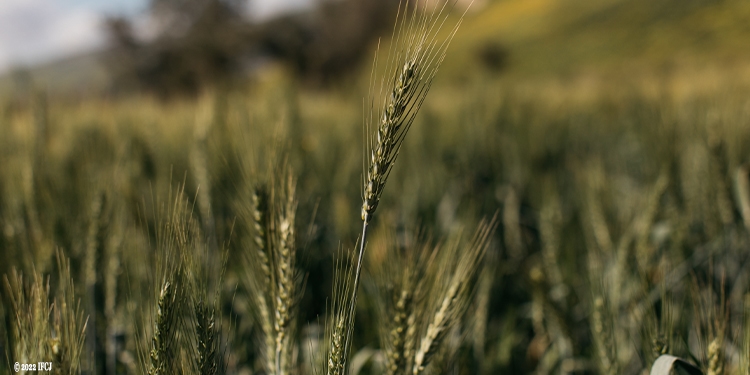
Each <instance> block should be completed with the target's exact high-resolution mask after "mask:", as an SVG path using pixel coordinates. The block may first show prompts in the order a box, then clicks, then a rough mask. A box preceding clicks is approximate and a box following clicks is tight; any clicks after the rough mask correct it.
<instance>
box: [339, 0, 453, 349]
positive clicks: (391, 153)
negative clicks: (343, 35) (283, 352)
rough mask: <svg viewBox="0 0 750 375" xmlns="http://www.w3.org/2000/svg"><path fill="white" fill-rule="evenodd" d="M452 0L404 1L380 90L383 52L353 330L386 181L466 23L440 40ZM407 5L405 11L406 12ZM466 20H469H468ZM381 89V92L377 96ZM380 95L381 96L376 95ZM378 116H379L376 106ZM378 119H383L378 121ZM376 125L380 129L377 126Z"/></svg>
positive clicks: (369, 124) (371, 121)
mask: <svg viewBox="0 0 750 375" xmlns="http://www.w3.org/2000/svg"><path fill="white" fill-rule="evenodd" d="M447 4H448V3H447V2H446V3H445V4H444V5H443V6H442V7H436V8H435V10H433V11H432V12H423V13H420V12H417V10H416V9H410V8H409V2H404V3H403V8H402V4H399V13H398V14H397V16H396V22H395V24H394V29H393V37H392V45H391V50H390V51H389V54H388V61H387V63H386V76H383V77H382V78H381V80H380V82H379V83H378V88H377V90H376V88H375V87H376V80H375V72H376V69H377V54H376V57H375V62H374V64H373V70H372V75H371V81H370V95H371V99H370V105H369V110H368V112H367V113H366V114H365V121H364V131H365V138H366V140H365V147H364V154H363V167H364V170H365V173H364V174H363V190H362V209H361V219H362V234H361V237H360V239H359V250H358V253H357V264H356V269H355V272H354V281H353V283H354V284H353V287H352V290H351V299H350V300H349V302H348V304H349V313H348V319H349V321H348V322H347V325H348V326H349V327H350V328H349V329H348V331H349V332H350V333H351V326H353V325H354V320H353V319H354V315H355V314H354V312H355V310H354V309H355V306H356V304H357V293H358V289H359V282H360V275H361V272H362V261H363V258H364V252H365V246H366V243H367V226H368V224H369V223H370V221H371V220H372V217H373V215H374V213H375V210H376V209H377V207H378V204H379V203H380V198H381V196H382V194H383V189H384V188H385V184H386V181H387V180H388V177H389V176H390V173H391V170H392V168H393V165H394V163H395V162H396V158H397V157H398V154H399V152H400V150H401V146H402V145H403V141H404V139H405V137H406V134H407V133H408V131H409V128H410V127H411V125H412V123H413V122H414V118H415V117H416V115H417V112H418V111H419V108H420V107H421V106H422V103H423V102H424V99H425V97H426V96H427V92H428V91H429V89H430V86H431V85H432V80H433V78H434V77H435V74H436V73H437V70H438V68H439V66H440V64H441V63H442V61H443V59H444V58H445V53H446V50H447V48H448V45H449V44H450V42H451V40H452V39H453V36H454V35H455V33H456V31H457V30H458V27H459V26H460V24H461V21H460V20H459V22H458V23H457V24H456V25H455V27H454V28H453V29H452V30H451V32H450V33H449V35H448V37H447V38H445V39H443V40H438V38H437V37H438V35H437V34H438V32H439V31H440V30H441V28H442V25H443V24H444V22H445V20H446V18H447V12H445V9H446V5H447ZM402 9H403V12H402ZM462 19H463V18H462ZM376 91H377V94H376ZM376 95H377V97H375V96H376ZM376 107H377V108H378V109H377V111H378V112H377V116H375V108H376ZM376 121H377V123H375V122H376ZM373 127H376V129H375V131H372V128H373ZM350 339H351V338H350V334H349V335H347V337H346V339H345V342H344V353H346V352H347V351H348V348H349V346H350V345H351V342H350V341H351V340H350Z"/></svg>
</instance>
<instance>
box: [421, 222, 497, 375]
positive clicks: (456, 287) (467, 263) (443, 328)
mask: <svg viewBox="0 0 750 375" xmlns="http://www.w3.org/2000/svg"><path fill="white" fill-rule="evenodd" d="M495 227H496V217H495V218H493V219H492V220H490V221H482V222H481V223H480V225H479V228H478V229H477V231H476V233H475V234H474V237H473V238H472V240H471V242H470V244H469V245H468V246H467V247H466V248H462V247H460V246H459V245H458V243H456V244H455V245H453V246H454V247H453V248H452V249H451V250H452V251H451V255H452V254H459V256H458V261H457V264H456V265H455V268H454V269H453V270H452V272H451V274H450V282H449V284H448V286H447V288H444V289H443V291H442V292H441V293H440V294H438V295H437V296H439V298H438V299H437V301H436V302H437V309H436V311H435V312H434V313H433V314H432V317H431V319H430V322H429V324H428V325H427V330H426V332H425V333H424V335H423V336H422V338H421V340H420V342H419V345H418V349H417V351H416V354H415V356H414V364H413V365H412V370H411V373H412V374H413V375H420V374H423V373H424V372H425V369H426V368H427V366H428V365H429V364H430V361H431V360H432V359H433V358H434V357H435V354H436V353H438V351H439V349H440V347H441V344H442V343H443V339H444V338H445V336H446V334H447V333H448V332H449V331H450V329H451V328H452V327H453V326H454V325H455V324H456V323H457V322H458V321H459V320H460V318H461V316H462V315H463V314H464V312H465V311H466V307H467V306H468V303H469V296H470V294H471V293H470V292H471V287H470V285H471V282H472V279H473V278H474V276H475V275H476V273H477V271H478V270H479V262H480V261H481V260H482V258H483V256H484V254H485V252H486V251H487V247H488V245H489V241H490V237H491V234H492V232H493V231H494V230H495ZM447 259H448V263H449V264H447V265H443V266H442V267H439V268H437V269H436V270H437V271H438V272H440V271H441V268H445V267H450V263H452V261H451V259H452V257H448V258H447ZM448 270H449V271H450V269H448ZM436 280H439V278H436ZM436 282H437V281H436Z"/></svg>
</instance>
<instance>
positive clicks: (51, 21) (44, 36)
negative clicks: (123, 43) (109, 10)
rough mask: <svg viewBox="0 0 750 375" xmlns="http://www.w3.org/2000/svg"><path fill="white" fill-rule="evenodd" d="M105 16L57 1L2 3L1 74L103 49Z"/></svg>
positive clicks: (27, 0)
mask: <svg viewBox="0 0 750 375" xmlns="http://www.w3.org/2000/svg"><path fill="white" fill-rule="evenodd" d="M101 20H102V17H101V15H100V14H99V13H98V12H96V11H95V10H93V9H90V8H89V9H87V8H85V7H64V6H63V5H62V4H60V3H59V2H57V1H47V0H2V1H0V71H5V70H7V69H9V68H12V67H13V66H16V65H30V64H31V65H33V64H37V63H41V62H44V61H48V60H51V59H55V58H60V57H63V56H67V55H71V54H75V53H79V52H84V51H87V50H91V49H93V48H96V47H98V46H101V45H102V44H103V42H104V37H103V35H102V32H101Z"/></svg>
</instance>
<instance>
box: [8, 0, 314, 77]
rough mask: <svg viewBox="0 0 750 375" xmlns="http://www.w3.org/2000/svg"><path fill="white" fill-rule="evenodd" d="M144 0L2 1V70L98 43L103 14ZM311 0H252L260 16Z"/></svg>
mask: <svg viewBox="0 0 750 375" xmlns="http://www.w3.org/2000/svg"><path fill="white" fill-rule="evenodd" d="M147 3H148V0H0V73H2V72H6V71H8V70H9V69H12V68H13V67H16V66H25V65H35V64H40V63H44V62H48V61H53V60H55V59H59V58H64V57H66V56H71V55H75V54H78V53H84V52H87V51H91V50H94V49H96V48H98V47H101V46H102V45H103V44H104V36H103V35H102V32H101V25H102V19H103V17H104V16H105V15H127V16H135V15H138V14H141V13H142V12H143V10H144V9H145V8H146V5H147ZM310 3H311V0H252V1H251V2H250V4H249V6H250V11H251V14H253V15H254V16H255V17H258V18H262V17H268V16H271V15H274V14H278V13H280V12H283V11H285V10H288V9H293V8H301V7H304V6H306V5H308V4H310Z"/></svg>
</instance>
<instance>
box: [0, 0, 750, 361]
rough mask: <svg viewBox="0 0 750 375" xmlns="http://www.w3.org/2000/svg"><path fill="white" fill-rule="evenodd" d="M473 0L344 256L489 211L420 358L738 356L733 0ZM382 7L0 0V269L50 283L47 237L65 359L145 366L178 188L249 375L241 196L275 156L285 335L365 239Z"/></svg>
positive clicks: (372, 324) (383, 39) (748, 108)
mask: <svg viewBox="0 0 750 375" xmlns="http://www.w3.org/2000/svg"><path fill="white" fill-rule="evenodd" d="M469 3H471V2H470V1H464V0H458V1H456V2H455V6H451V7H449V8H450V10H449V11H448V13H447V14H448V20H447V21H446V22H447V23H446V24H448V25H453V24H455V23H457V22H458V21H459V19H460V17H461V15H462V14H464V12H465V16H464V18H463V21H462V24H461V27H460V29H459V30H458V32H457V33H456V35H455V37H454V39H453V41H452V44H451V45H450V48H449V49H448V52H447V56H446V59H445V61H444V63H443V65H442V66H441V68H440V71H439V72H438V74H437V77H436V79H435V81H434V82H433V85H432V88H431V91H430V93H429V95H428V96H427V99H426V100H425V102H424V105H423V107H422V109H421V110H420V113H419V115H418V116H417V118H416V120H415V123H414V126H413V128H412V129H411V130H410V133H409V135H408V137H407V139H406V140H405V142H404V148H403V150H402V152H401V154H400V156H399V159H398V161H397V163H396V166H395V167H394V169H393V173H392V175H391V177H390V179H389V181H388V187H387V188H385V193H384V195H383V198H382V201H381V203H380V206H379V208H378V214H377V215H376V218H375V219H374V222H373V227H374V228H376V229H373V235H372V237H371V241H372V243H373V246H372V249H373V250H372V251H371V252H370V255H371V256H372V259H368V262H367V263H366V265H365V272H369V271H368V270H369V269H370V268H376V267H377V266H378V265H379V263H382V262H383V258H384V255H383V254H384V252H385V250H382V251H378V250H377V249H378V248H379V247H378V246H376V245H377V244H383V243H385V242H386V241H385V240H384V238H386V237H387V235H386V234H387V233H391V234H393V233H395V234H398V235H399V236H402V235H403V234H404V233H407V232H409V230H411V229H412V228H414V227H420V228H422V230H423V231H425V232H429V233H432V235H433V236H434V238H436V239H437V240H439V241H442V240H445V241H447V240H446V239H449V238H453V236H457V235H458V233H461V231H462V230H463V231H464V232H465V233H471V232H473V230H474V228H475V227H476V225H477V223H478V222H479V221H480V219H482V218H486V217H491V216H492V215H493V214H494V213H496V212H499V216H498V217H499V221H500V225H499V227H498V229H497V231H496V232H495V233H494V234H493V237H492V242H491V246H490V249H489V251H488V255H487V258H486V259H487V261H485V262H483V263H482V269H481V270H477V275H476V279H473V281H472V285H475V288H474V289H473V290H475V292H474V294H472V302H471V308H470V309H469V312H468V313H467V314H466V316H464V317H463V318H462V319H463V320H462V321H461V323H460V324H459V325H458V327H459V328H457V329H456V330H454V331H452V333H451V335H452V336H451V337H453V339H452V340H449V341H450V342H451V344H450V345H452V346H451V348H452V349H451V350H448V351H447V352H446V353H449V354H450V355H447V354H446V355H445V356H444V358H443V362H441V363H442V366H443V367H441V369H442V370H444V371H442V372H440V371H437V369H436V370H435V372H436V373H451V374H498V373H513V374H517V373H524V374H525V373H529V374H530V373H534V374H547V373H555V374H562V373H566V374H568V373H580V374H590V373H603V374H646V373H648V369H649V368H650V366H651V364H652V363H653V360H654V359H655V358H656V356H658V355H660V354H665V353H669V354H674V355H677V356H680V357H682V358H685V359H687V360H689V361H691V362H692V363H694V364H696V365H697V366H699V367H701V368H702V369H703V370H704V373H708V374H716V375H719V374H724V373H727V374H747V373H748V368H749V367H748V365H749V364H750V330H748V329H746V327H750V324H747V323H748V322H750V320H748V318H749V315H748V311H750V309H748V308H746V306H750V294H749V293H748V292H749V291H750V289H748V288H749V284H750V274H749V273H748V266H749V265H750V263H748V261H749V260H750V252H748V251H747V249H748V244H749V242H748V239H749V237H748V229H750V180H748V173H749V171H750V148H749V147H747V145H748V144H750V127H749V126H748V121H749V120H750V22H748V21H750V2H747V1H741V0H662V1H651V0H574V1H570V0H568V1H562V0H474V1H473V4H472V5H471V7H469ZM398 6H399V1H398V0H251V1H250V0H110V1H97V0H55V1H49V0H2V1H0V229H1V230H2V234H0V259H2V260H3V261H2V262H0V275H6V274H11V272H12V270H13V269H16V270H19V271H20V272H22V273H24V274H25V275H30V274H32V273H33V272H38V273H41V274H43V275H49V276H50V277H51V280H52V281H51V285H52V287H51V293H52V294H54V293H55V290H56V289H57V288H58V287H57V286H56V285H58V284H59V282H58V279H57V278H58V276H59V273H60V272H59V271H58V268H57V267H56V266H55V264H56V263H55V255H54V254H55V250H56V249H61V250H62V251H63V253H64V254H65V256H66V257H67V258H69V259H70V261H71V265H72V274H73V279H74V281H75V283H76V287H77V289H76V291H77V294H76V295H77V296H78V297H79V298H81V301H82V302H81V306H82V308H83V311H84V312H85V314H86V315H87V316H89V317H90V320H89V324H88V325H87V327H86V338H85V344H84V345H85V347H86V348H87V350H86V353H87V355H88V356H84V357H85V358H84V359H83V362H82V366H83V367H84V368H85V369H86V370H85V372H86V373H97V374H112V373H118V374H120V373H137V372H139V369H140V367H139V361H140V362H142V359H143V358H139V357H138V355H137V353H138V351H137V348H138V347H139V345H141V344H142V341H143V340H144V338H143V333H142V332H144V330H145V331H146V332H147V329H146V328H144V326H143V325H138V324H134V323H133V320H134V319H133V316H140V315H142V314H148V313H149V312H151V310H149V309H148V308H146V307H144V306H153V305H154V298H153V295H151V294H149V293H151V292H152V291H153V289H154V281H153V275H152V273H153V269H152V266H153V262H150V261H144V259H147V260H152V259H153V257H154V255H153V254H155V253H156V252H157V251H158V250H159V249H158V248H159V246H158V245H157V243H158V240H157V238H156V237H157V236H156V234H155V231H156V228H158V226H159V223H160V221H163V220H164V214H163V213H161V214H160V212H161V210H162V209H164V206H165V202H167V205H168V203H169V202H170V201H169V200H170V199H172V198H174V196H173V195H170V192H174V191H176V190H179V189H183V190H184V197H183V198H184V199H185V201H186V202H188V203H189V204H190V207H192V210H193V212H194V216H195V219H196V220H197V222H198V226H199V232H200V233H201V236H200V241H203V242H204V243H205V244H206V246H207V247H208V248H209V249H212V250H211V251H218V250H217V249H225V250H226V251H227V256H228V258H229V261H228V262H227V270H226V274H225V277H224V279H222V280H221V281H216V283H217V284H219V286H217V287H216V288H217V289H218V290H219V294H220V295H221V298H220V301H221V304H220V306H221V308H220V314H219V315H220V316H221V317H222V318H221V319H224V321H225V322H231V323H227V326H231V327H233V328H232V329H225V331H223V333H222V334H223V338H224V339H226V341H227V342H228V343H229V344H227V347H228V349H227V351H226V353H227V358H228V359H227V363H228V364H227V369H228V370H227V371H228V373H241V374H249V373H263V370H262V364H261V362H260V361H261V360H260V359H259V358H258V354H257V353H256V352H255V349H256V346H258V339H257V337H258V332H259V331H258V327H257V326H256V325H255V324H253V319H252V316H251V315H252V314H250V312H249V311H250V310H251V303H250V302H248V301H249V297H248V293H247V291H246V290H244V289H243V286H242V284H241V283H240V280H241V278H242V274H243V272H244V270H243V268H242V262H241V259H242V258H243V256H244V255H243V254H245V253H247V251H248V249H249V248H250V247H248V245H247V244H248V243H249V242H250V240H248V238H249V236H250V234H249V233H250V232H251V230H250V229H249V228H250V224H249V223H247V222H243V221H242V218H241V214H242V212H243V209H245V208H246V206H247V204H248V203H247V202H249V199H250V198H249V197H248V192H249V191H251V190H252V188H253V186H256V184H257V182H258V181H259V180H264V179H267V177H268V176H269V174H273V173H272V172H273V171H275V170H276V169H274V167H273V165H274V164H273V163H274V162H278V160H282V159H283V160H285V161H286V163H288V165H289V166H290V167H291V169H292V170H293V173H292V174H293V175H294V176H295V179H296V186H297V199H298V201H299V207H298V212H297V223H296V227H297V228H298V230H297V233H298V234H299V239H298V243H299V244H300V255H299V262H298V264H299V267H300V268H301V269H302V270H303V272H304V273H305V275H307V279H306V280H307V284H306V287H305V293H304V296H303V297H302V299H301V301H300V311H301V312H300V314H299V315H300V316H299V317H298V320H299V326H300V327H301V328H300V336H301V338H300V342H301V343H302V344H300V346H301V347H306V346H310V345H311V344H309V343H308V341H310V342H314V340H313V338H314V337H317V336H316V335H317V334H318V333H319V332H321V330H322V327H321V326H322V325H323V324H322V323H321V320H322V318H321V317H324V316H326V308H327V306H329V305H328V303H329V302H330V296H331V290H332V279H331V272H332V268H333V266H332V263H333V258H334V254H335V253H336V251H337V249H339V248H344V249H351V248H353V246H354V244H355V241H356V239H357V235H358V234H359V233H360V232H359V231H360V230H361V221H360V219H359V218H360V207H361V190H360V189H361V176H362V166H361V155H362V145H361V140H362V116H363V114H362V111H363V100H364V98H366V97H367V95H368V87H369V82H370V81H369V79H370V74H371V69H372V65H373V64H372V62H373V58H374V56H375V51H376V49H377V48H378V46H380V51H381V53H384V52H383V51H387V50H388V48H389V46H390V43H391V40H390V37H391V33H392V30H393V24H394V20H395V17H396V11H397V9H398ZM467 7H469V8H467ZM420 9H425V7H421V8H420ZM427 9H429V8H427ZM449 29H450V28H445V30H443V32H441V34H440V35H441V36H444V35H447V33H448V31H449ZM178 186H182V187H181V188H178ZM243 202H244V203H243ZM402 237H403V236H402ZM150 267H151V268H150ZM368 277H369V276H368ZM368 280H369V281H368ZM31 281H33V280H32V279H31V278H27V279H26V282H27V283H29V282H31ZM238 285H239V286H238ZM373 285H375V283H374V282H373V279H372V278H369V279H368V278H365V280H364V281H363V290H365V292H363V293H364V295H365V297H361V300H360V302H359V306H358V314H357V327H359V328H360V329H359V330H357V331H356V334H355V338H354V349H353V356H359V357H358V358H360V361H364V362H363V363H366V365H363V366H362V367H361V368H360V369H361V371H362V372H361V373H362V374H365V373H373V374H375V373H381V372H379V371H378V364H377V363H378V358H379V357H378V355H379V354H377V353H379V352H378V350H380V349H381V348H382V346H381V344H379V341H378V338H379V333H378V330H377V329H376V327H377V326H378V323H377V322H378V320H377V304H378V299H377V298H376V294H377V293H375V292H372V290H373V288H374V287H373ZM12 289H13V288H12V287H11V286H10V284H9V283H7V282H6V283H5V284H3V289H2V290H3V293H4V294H3V297H4V299H3V309H2V314H3V315H2V316H3V318H4V320H3V321H4V322H5V324H4V325H3V332H2V333H3V335H2V338H1V339H0V348H1V349H2V350H3V352H4V353H5V352H7V353H10V354H9V355H8V356H7V357H6V358H11V359H12V358H17V357H18V356H19V355H20V354H19V351H22V350H21V349H19V348H20V346H19V345H20V342H21V341H22V340H21V339H19V337H18V335H17V334H16V333H14V332H16V331H14V330H16V329H17V327H16V326H14V324H15V323H14V321H13V317H14V316H16V315H15V314H16V312H14V310H13V308H12V306H13V304H12V303H11V301H10V298H11V297H9V296H12V295H13V293H14V291H13V290H12ZM16 292H17V291H16ZM144 319H145V320H144V321H148V317H146V318H144ZM146 326H147V325H146ZM14 327H16V328H14ZM139 334H140V337H139ZM306 340H307V341H306ZM711 348H713V349H711ZM709 349H711V350H709ZM368 353H369V354H368ZM372 353H376V354H372ZM381 354H382V353H381ZM300 356H304V354H300ZM301 358H302V357H301ZM380 358H381V359H382V355H381V357H380ZM301 362H305V361H301ZM309 362H310V361H307V362H305V363H309ZM381 362H382V361H381ZM718 364H721V368H720V370H721V371H720V372H718V370H717V369H718V367H717V366H718ZM4 370H5V368H3V369H2V370H0V373H2V371H4ZM711 371H713V372H711ZM301 372H302V373H304V371H301Z"/></svg>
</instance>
